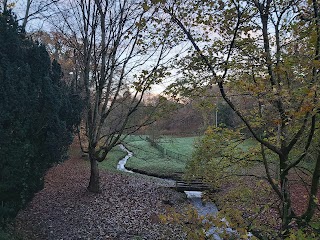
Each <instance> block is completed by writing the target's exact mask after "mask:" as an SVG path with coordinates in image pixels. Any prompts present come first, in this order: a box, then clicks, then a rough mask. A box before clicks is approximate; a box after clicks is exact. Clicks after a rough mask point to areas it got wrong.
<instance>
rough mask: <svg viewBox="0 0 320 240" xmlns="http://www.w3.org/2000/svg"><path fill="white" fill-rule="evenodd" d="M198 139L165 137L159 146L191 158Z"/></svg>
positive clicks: (160, 140)
mask: <svg viewBox="0 0 320 240" xmlns="http://www.w3.org/2000/svg"><path fill="white" fill-rule="evenodd" d="M197 138H198V137H181V138H180V137H169V136H165V137H162V138H160V139H159V145H161V146H162V147H164V148H165V149H168V150H171V151H173V152H176V153H179V154H182V155H185V156H188V157H189V158H191V155H192V152H193V150H194V147H193V145H194V142H195V140H196V139H197Z"/></svg>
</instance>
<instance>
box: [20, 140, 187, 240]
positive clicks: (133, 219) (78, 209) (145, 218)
mask: <svg viewBox="0 0 320 240" xmlns="http://www.w3.org/2000/svg"><path fill="white" fill-rule="evenodd" d="M71 150H72V151H71V157H70V159H69V160H67V161H66V162H64V163H62V164H59V165H57V166H55V167H53V168H52V169H50V170H49V171H48V173H47V175H46V177H45V186H44V189H43V190H42V191H40V192H39V193H37V194H36V195H35V197H34V199H33V200H32V202H31V203H30V204H29V205H28V207H27V208H26V209H25V210H23V211H21V212H20V213H19V215H18V217H17V219H16V224H15V228H16V230H17V231H18V232H19V233H20V234H22V235H23V236H24V238H25V239H52V240H53V239H137V240H138V239H184V236H185V235H184V233H183V232H182V230H181V227H180V226H178V225H172V224H166V225H165V224H163V223H159V218H158V215H159V214H161V213H164V212H165V211H166V208H167V207H168V204H170V205H173V206H175V207H176V208H177V209H181V208H182V207H183V206H184V205H185V198H184V195H181V194H180V193H177V192H175V191H173V190H170V189H169V188H167V187H164V186H163V185H164V183H160V182H158V181H156V180H150V179H145V178H139V177H137V176H133V175H124V174H120V173H111V172H106V171H101V173H100V177H101V183H102V193H101V194H93V193H90V192H88V191H87V189H86V186H87V184H88V179H89V164H88V162H87V161H85V160H84V159H82V158H81V157H80V156H81V154H80V152H78V151H77V146H76V145H73V146H72V147H71Z"/></svg>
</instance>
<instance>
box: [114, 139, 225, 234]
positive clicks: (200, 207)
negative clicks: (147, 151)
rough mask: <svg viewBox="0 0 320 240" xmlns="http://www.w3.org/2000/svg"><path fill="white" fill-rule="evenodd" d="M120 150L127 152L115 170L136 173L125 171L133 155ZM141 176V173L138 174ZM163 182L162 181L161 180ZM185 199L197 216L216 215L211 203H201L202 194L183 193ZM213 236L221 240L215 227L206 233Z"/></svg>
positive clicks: (125, 149)
mask: <svg viewBox="0 0 320 240" xmlns="http://www.w3.org/2000/svg"><path fill="white" fill-rule="evenodd" d="M120 148H121V149H122V150H123V151H125V152H127V153H128V154H127V156H125V157H124V158H123V159H121V160H120V161H119V163H118V165H117V169H118V170H119V171H124V172H129V173H136V172H135V171H132V170H128V169H126V167H125V165H126V163H127V161H128V159H129V158H130V157H132V156H133V153H132V152H130V151H129V150H128V149H127V148H126V147H125V146H124V145H122V144H120ZM138 173H140V174H141V172H138ZM148 176H149V175H148ZM162 180H164V179H162ZM165 180H168V181H171V182H173V183H174V184H175V180H174V179H165ZM184 193H185V195H186V197H187V198H188V199H189V201H190V203H191V204H192V205H193V206H194V208H195V209H196V210H197V212H198V214H199V215H200V216H206V215H216V214H217V212H218V209H217V207H216V205H215V204H214V203H212V202H204V201H202V192H200V191H184ZM209 235H210V236H213V239H214V240H221V238H220V237H219V235H218V234H217V229H216V228H215V227H212V228H210V229H209V231H208V232H207V236H209Z"/></svg>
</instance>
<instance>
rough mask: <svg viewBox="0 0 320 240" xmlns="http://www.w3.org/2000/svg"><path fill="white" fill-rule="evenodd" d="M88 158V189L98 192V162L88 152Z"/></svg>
mask: <svg viewBox="0 0 320 240" xmlns="http://www.w3.org/2000/svg"><path fill="white" fill-rule="evenodd" d="M89 158H90V167H91V173H90V182H89V186H88V190H89V191H90V192H94V193H99V192H100V179H99V169H98V162H97V160H96V159H95V158H94V157H93V156H90V154H89Z"/></svg>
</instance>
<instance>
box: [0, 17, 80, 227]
mask: <svg viewBox="0 0 320 240" xmlns="http://www.w3.org/2000/svg"><path fill="white" fill-rule="evenodd" d="M61 78H62V72H61V69H60V66H59V64H58V63H57V62H56V61H54V62H53V63H52V64H51V60H50V57H49V55H48V53H47V51H46V49H45V46H43V45H40V44H38V43H35V42H33V41H31V40H30V39H28V37H27V36H26V35H25V33H24V32H23V30H22V29H21V28H20V27H19V26H18V23H17V21H16V19H15V17H14V16H13V14H12V13H11V12H10V11H9V12H3V13H2V14H1V13H0V220H1V223H2V225H4V224H5V223H6V221H7V220H8V219H11V218H13V217H14V216H15V215H16V213H17V212H18V210H19V209H21V208H22V207H23V206H24V205H25V204H26V203H27V202H28V201H29V200H30V199H31V198H32V196H33V194H34V193H35V192H37V191H39V190H40V189H41V188H42V186H43V176H44V174H45V172H46V170H47V169H48V168H49V167H50V166H52V165H53V164H54V163H57V162H60V161H62V160H64V159H65V157H66V152H67V148H68V146H69V145H70V143H71V141H72V132H73V129H74V127H75V126H76V125H77V124H79V122H80V111H81V106H80V104H78V102H79V98H78V97H77V96H74V95H72V94H71V91H70V89H69V88H68V87H67V86H66V85H65V84H64V83H63V81H62V80H61ZM74 106H76V107H74Z"/></svg>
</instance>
